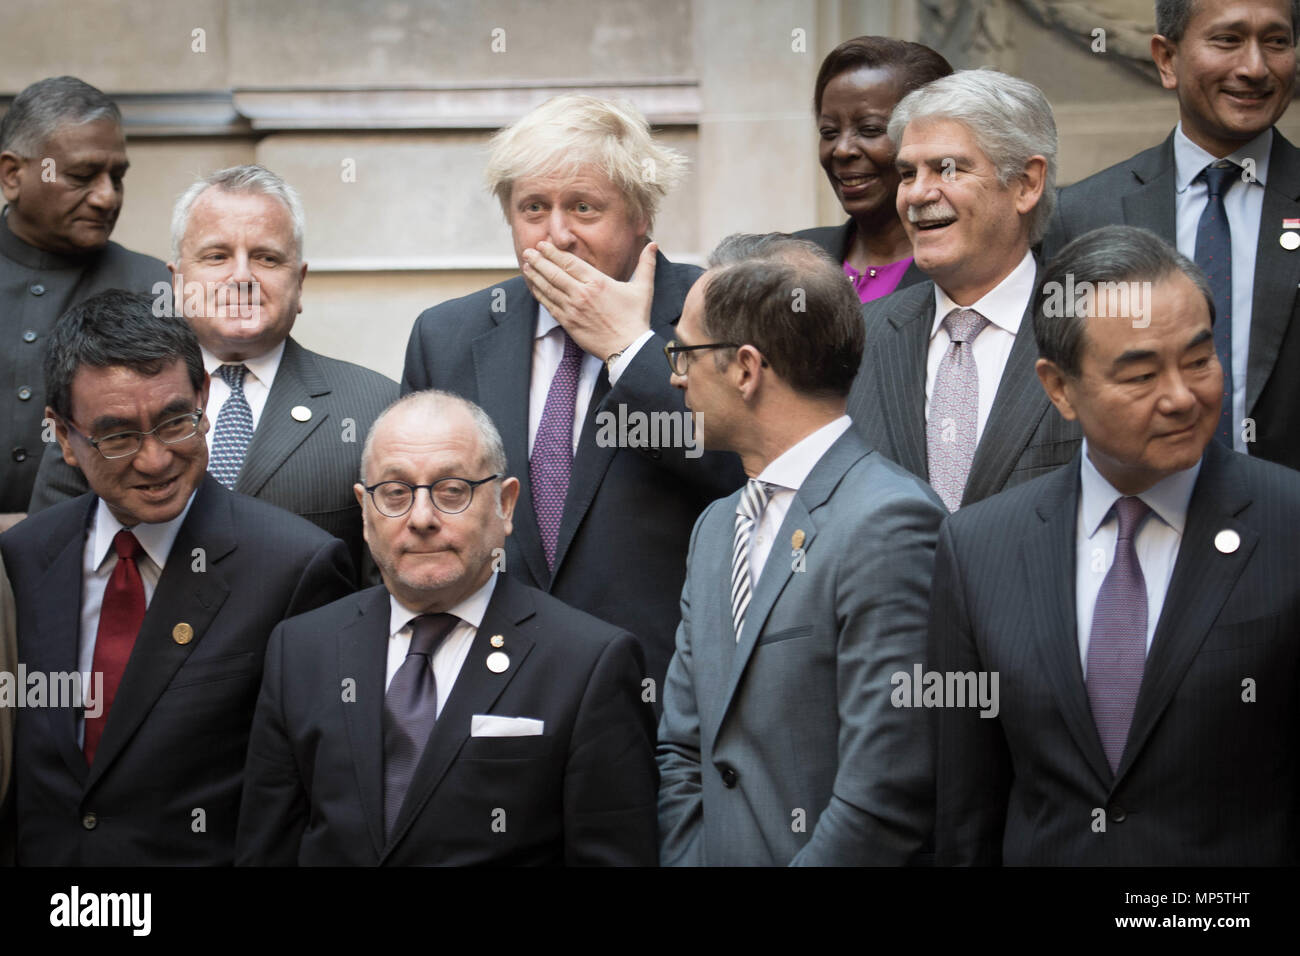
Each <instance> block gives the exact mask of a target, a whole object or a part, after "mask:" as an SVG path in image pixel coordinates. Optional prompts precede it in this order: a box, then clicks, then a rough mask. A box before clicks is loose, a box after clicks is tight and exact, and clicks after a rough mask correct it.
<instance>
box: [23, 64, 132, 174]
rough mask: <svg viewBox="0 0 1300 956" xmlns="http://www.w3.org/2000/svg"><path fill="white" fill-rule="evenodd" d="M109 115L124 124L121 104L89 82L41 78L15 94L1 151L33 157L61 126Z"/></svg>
mask: <svg viewBox="0 0 1300 956" xmlns="http://www.w3.org/2000/svg"><path fill="white" fill-rule="evenodd" d="M105 119H106V120H112V121H113V122H114V123H116V124H117V125H119V126H121V125H122V113H121V111H120V110H119V109H118V108H117V104H116V103H114V102H113V101H112V100H111V99H109V98H108V97H107V96H105V95H104V94H103V92H101V91H100V90H98V89H96V88H95V87H93V86H91V85H90V84H89V83H86V82H84V81H82V80H79V79H77V78H76V77H75V76H51V77H47V78H46V79H44V80H37V81H36V82H35V83H33V84H32V85H31V86H29V87H27V89H25V90H23V91H22V92H21V93H19V94H18V95H17V96H15V97H14V101H13V103H12V104H10V106H9V112H7V113H5V117H4V120H3V122H0V152H10V153H13V154H14V155H15V156H19V157H21V158H23V159H33V158H35V157H36V156H38V155H40V152H41V150H42V149H44V148H45V144H46V143H48V142H49V140H50V137H51V136H53V135H54V133H55V132H56V131H57V130H58V128H59V127H60V126H63V125H65V124H71V125H73V126H80V125H82V124H83V123H93V122H94V121H95V120H105Z"/></svg>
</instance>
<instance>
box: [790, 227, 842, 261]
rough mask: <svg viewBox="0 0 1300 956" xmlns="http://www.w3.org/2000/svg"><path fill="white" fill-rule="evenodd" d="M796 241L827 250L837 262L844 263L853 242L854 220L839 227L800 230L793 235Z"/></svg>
mask: <svg viewBox="0 0 1300 956" xmlns="http://www.w3.org/2000/svg"><path fill="white" fill-rule="evenodd" d="M792 235H793V236H794V237H795V238H796V239H803V240H805V241H807V242H811V243H812V244H813V245H816V246H820V247H821V248H823V249H825V250H826V252H827V253H828V254H829V255H830V257H831V258H832V259H834V260H835V261H836V262H843V261H844V255H845V253H847V252H848V251H849V244H850V243H851V242H852V240H853V220H852V219H849V220H847V221H846V222H843V223H841V224H840V225H838V226H814V227H813V228H812V229H800V230H799V231H798V232H796V233H793V234H792Z"/></svg>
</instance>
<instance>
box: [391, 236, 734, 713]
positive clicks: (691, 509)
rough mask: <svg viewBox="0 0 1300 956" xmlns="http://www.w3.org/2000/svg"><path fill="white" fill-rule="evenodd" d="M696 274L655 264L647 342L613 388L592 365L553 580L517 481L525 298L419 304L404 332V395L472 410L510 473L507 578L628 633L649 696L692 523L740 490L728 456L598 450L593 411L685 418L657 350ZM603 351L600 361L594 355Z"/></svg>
mask: <svg viewBox="0 0 1300 956" xmlns="http://www.w3.org/2000/svg"><path fill="white" fill-rule="evenodd" d="M699 275H700V270H699V269H697V268H696V267H695V266H687V265H678V264H675V263H672V262H669V261H668V260H667V259H666V258H664V256H663V255H662V254H660V255H659V256H658V259H657V265H656V269H655V290H654V304H653V307H652V310H651V315H650V325H651V328H652V330H653V331H654V335H653V337H652V338H651V339H650V340H649V341H648V342H646V343H645V344H644V345H643V346H642V347H641V350H640V351H639V352H637V354H636V356H635V358H633V360H632V362H631V364H630V365H629V366H628V367H627V368H626V369H625V370H624V371H623V374H622V375H621V376H620V377H619V380H618V384H617V385H616V386H615V387H614V388H612V389H611V388H610V386H609V377H608V375H607V374H606V372H605V371H604V370H603V369H602V370H601V372H600V377H599V378H598V379H597V381H596V388H595V392H594V394H593V395H592V397H591V404H590V406H589V407H588V410H587V418H586V421H585V422H584V424H583V426H582V433H581V438H580V440H579V443H578V452H577V454H576V455H575V456H574V459H573V472H572V476H571V478H570V480H569V493H568V497H567V499H566V500H565V504H564V515H563V518H562V519H561V523H560V533H559V541H558V544H557V547H556V552H555V573H554V574H552V573H551V571H550V569H548V568H547V566H546V558H545V556H544V554H543V552H542V540H541V533H540V532H539V531H538V526H537V516H536V513H535V512H534V511H533V495H532V486H531V484H530V482H529V475H528V398H529V385H530V382H531V379H532V369H533V330H534V328H535V326H536V322H537V300H536V299H534V298H533V296H532V294H531V293H530V292H529V291H528V287H527V286H526V285H525V283H524V280H523V279H522V278H520V277H516V278H513V279H510V280H509V281H507V282H503V283H501V285H499V286H496V287H494V288H491V289H483V290H481V291H479V292H475V293H473V294H472V295H468V296H465V297H464V298H460V299H454V300H452V301H451V302H444V303H443V304H442V305H439V306H435V307H434V308H432V309H428V310H426V311H425V312H424V313H423V314H422V315H421V316H420V318H419V319H418V320H417V321H416V323H415V328H414V329H413V330H412V331H411V341H410V344H409V345H408V346H407V350H406V370H405V372H404V373H403V375H402V392H403V394H405V393H406V392H411V391H416V390H419V389H426V388H438V389H443V390H444V391H450V392H454V393H456V394H457V395H462V396H464V397H465V398H468V399H469V400H470V401H473V402H476V403H477V404H479V405H480V406H482V407H483V409H484V410H485V411H486V412H487V413H488V415H490V416H491V418H492V421H493V422H495V423H496V426H497V428H498V429H499V430H500V432H501V439H502V441H503V442H504V444H505V450H506V458H507V459H508V462H509V463H508V470H509V473H510V474H512V475H514V476H515V477H516V478H518V479H519V484H520V486H521V487H520V492H519V504H518V505H517V506H516V508H515V514H514V533H513V534H511V535H510V537H508V538H507V539H506V568H505V570H506V572H507V573H508V574H510V575H512V576H514V577H515V578H516V579H517V580H519V581H522V582H523V583H524V584H528V585H531V586H532V587H535V588H538V589H540V590H543V591H547V592H549V593H551V594H553V595H555V596H556V597H558V598H559V599H560V600H562V601H564V602H565V603H566V604H570V605H572V606H573V607H576V608H581V609H582V610H584V611H586V612H587V613H589V614H594V615H595V616H596V617H598V618H600V619H602V620H605V621H609V622H610V623H611V624H615V625H617V626H619V627H621V628H624V629H625V630H628V631H631V632H632V633H633V634H635V635H636V636H637V637H638V639H640V641H641V646H642V648H643V649H644V651H645V659H646V668H647V671H646V676H647V677H650V678H653V679H654V681H655V687H656V690H655V699H656V703H657V702H658V699H659V696H660V693H661V691H660V690H659V688H662V686H663V678H664V674H665V673H666V672H667V670H668V660H669V658H670V657H671V656H672V652H673V638H674V634H675V633H676V628H677V621H678V607H677V597H678V595H679V594H681V589H682V582H683V581H684V580H685V578H686V550H687V547H688V544H689V541H690V535H691V528H692V527H693V526H694V524H695V519H696V518H697V517H698V516H699V514H700V512H701V511H702V510H703V509H704V506H705V505H707V504H708V503H709V502H710V501H712V500H714V499H715V498H720V497H722V496H723V495H727V494H730V493H731V492H732V491H734V490H735V489H736V488H738V487H740V485H742V484H744V482H745V475H744V472H743V470H742V469H741V467H740V460H739V459H738V458H737V457H736V456H735V455H733V454H731V453H730V452H727V453H720V452H705V453H704V454H703V455H701V456H700V457H695V458H688V457H686V455H685V449H683V448H672V447H667V448H652V447H640V448H632V447H625V448H618V447H602V446H601V445H600V444H599V443H597V441H596V435H597V430H598V427H597V426H598V422H597V416H598V415H599V414H600V413H601V412H610V413H611V414H615V415H618V414H620V406H625V410H626V412H627V414H629V415H631V414H632V413H634V412H642V413H646V414H649V413H651V412H665V411H667V412H675V413H677V414H679V415H685V414H687V410H686V406H685V405H684V404H683V402H682V394H681V392H680V391H679V390H677V389H675V388H673V387H672V386H671V385H670V384H669V381H668V379H669V369H668V363H667V361H665V359H664V352H663V347H664V345H666V344H667V342H668V340H669V339H671V338H672V337H673V326H674V325H675V324H676V322H677V319H678V318H679V317H680V316H681V312H682V302H683V301H684V300H685V298H686V293H687V291H688V290H689V289H690V287H691V285H692V284H693V283H694V282H695V280H696V278H698V277H699ZM602 357H603V356H602Z"/></svg>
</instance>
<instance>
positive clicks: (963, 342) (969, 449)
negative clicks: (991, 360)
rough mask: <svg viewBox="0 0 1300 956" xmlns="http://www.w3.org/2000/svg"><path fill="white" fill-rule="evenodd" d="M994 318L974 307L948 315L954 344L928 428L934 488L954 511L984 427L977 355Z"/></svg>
mask: <svg viewBox="0 0 1300 956" xmlns="http://www.w3.org/2000/svg"><path fill="white" fill-rule="evenodd" d="M988 324H989V320H988V319H986V318H984V316H982V315H980V314H979V313H978V312H976V311H975V310H974V309H953V310H952V311H951V312H949V313H948V314H947V315H945V316H944V317H943V327H944V328H945V329H947V330H948V338H949V339H950V340H951V342H950V344H949V345H948V351H947V352H945V353H944V356H943V360H942V361H940V362H939V370H938V371H937V372H935V375H934V388H933V390H932V391H931V393H930V420H929V421H928V422H926V424H925V440H926V450H927V451H928V453H929V456H930V459H929V471H930V485H931V486H932V487H933V488H934V490H935V491H937V492H938V493H939V497H940V498H942V499H943V503H944V504H945V505H947V507H948V510H949V511H956V510H957V509H958V508H960V507H961V496H962V493H963V492H964V491H965V490H966V478H967V476H968V475H970V463H971V461H972V460H973V459H974V458H975V435H976V431H977V429H978V425H979V407H980V377H979V370H978V369H977V368H976V367H975V356H974V355H973V354H972V353H971V349H972V348H973V347H974V342H975V337H976V336H978V335H979V334H980V333H981V332H983V331H984V327H985V326H986V325H988Z"/></svg>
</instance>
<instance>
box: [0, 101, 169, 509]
mask: <svg viewBox="0 0 1300 956" xmlns="http://www.w3.org/2000/svg"><path fill="white" fill-rule="evenodd" d="M129 165H130V163H129V162H128V161H127V158H126V139H125V137H124V136H123V133H122V114H121V112H120V111H119V110H118V108H117V104H116V103H114V102H113V101H112V100H111V99H109V98H108V97H107V96H105V95H104V94H103V93H102V92H101V91H99V90H97V89H95V87H93V86H91V85H90V84H89V83H84V82H82V81H81V80H79V79H77V78H76V77H75V76H54V77H48V78H46V79H44V80H38V81H37V82H35V83H33V84H32V85H31V86H29V87H27V88H26V89H25V90H23V91H22V92H21V93H19V94H18V95H17V96H16V97H14V101H13V103H11V104H10V106H9V109H8V111H7V112H6V113H5V116H4V121H3V122H2V123H0V187H2V188H3V190H4V198H5V203H6V205H5V209H4V215H3V217H2V218H0V317H2V318H0V335H3V343H4V344H3V347H0V381H3V382H4V383H5V387H6V393H5V394H6V408H5V412H4V414H3V415H2V416H0V456H3V458H2V460H3V465H2V466H0V531H4V530H5V529H6V528H8V527H10V526H12V525H13V524H15V523H16V522H18V521H19V520H21V519H22V517H23V516H24V514H25V513H26V511H27V502H28V499H29V498H30V497H31V494H32V484H33V482H34V481H35V480H36V473H37V466H38V465H39V463H40V449H41V448H42V445H41V441H42V429H43V428H44V424H43V422H42V418H43V415H42V409H44V407H45V385H44V382H43V380H42V378H41V361H42V359H43V358H44V356H45V344H46V342H47V341H48V340H49V335H50V332H51V330H52V329H53V328H54V323H55V321H56V320H57V319H58V318H59V316H60V315H62V314H63V313H64V312H65V311H66V310H67V309H69V308H71V307H72V306H74V305H76V304H77V303H78V302H81V301H82V300H84V299H87V298H89V297H90V296H92V295H94V294H95V293H96V292H100V291H103V290H104V289H130V290H132V291H133V292H151V291H154V290H155V289H163V290H165V289H166V288H167V270H166V268H165V267H164V266H163V264H162V263H161V262H160V261H158V260H157V259H155V258H153V257H152V256H146V255H142V254H140V253H138V252H132V251H130V250H129V249H124V248H123V247H122V246H120V245H118V244H117V243H116V242H111V241H110V240H109V236H110V235H112V233H113V227H114V226H115V225H117V216H118V213H120V212H121V210H122V199H123V196H124V185H123V183H124V180H125V178H126V171H127V167H128V166H129ZM82 490H85V489H84V488H83V489H82Z"/></svg>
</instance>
